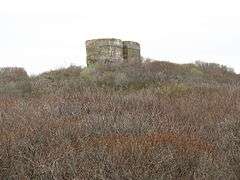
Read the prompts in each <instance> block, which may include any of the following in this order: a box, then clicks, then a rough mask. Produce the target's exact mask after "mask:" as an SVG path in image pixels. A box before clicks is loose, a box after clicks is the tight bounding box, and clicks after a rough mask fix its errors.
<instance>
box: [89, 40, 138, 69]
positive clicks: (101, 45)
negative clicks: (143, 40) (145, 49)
mask: <svg viewBox="0 0 240 180" xmlns="http://www.w3.org/2000/svg"><path fill="white" fill-rule="evenodd" d="M86 51H87V65H90V64H95V63H100V64H118V63H122V62H127V63H135V62H141V50H140V44H139V43H137V42H132V41H121V40H120V39H93V40H88V41H86Z"/></svg>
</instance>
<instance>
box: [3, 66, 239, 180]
mask: <svg viewBox="0 0 240 180" xmlns="http://www.w3.org/2000/svg"><path fill="white" fill-rule="evenodd" d="M2 77H3V76H2ZM2 77H0V79H1V78H2ZM3 79H5V80H6V78H3ZM9 82H12V80H10V81H9ZM16 82H19V81H16ZM27 82H28V83H29V84H30V86H31V91H27V93H26V94H25V95H24V96H22V95H19V94H16V93H15V92H11V93H8V94H7V93H1V95H0V179H239V178H240V171H239V169H240V119H239V117H240V91H239V87H240V86H239V76H238V75H237V74H235V73H234V72H233V71H232V69H229V68H227V67H225V66H220V65H216V64H207V63H202V62H197V63H196V64H185V65H177V64H173V63H169V62H157V61H145V62H144V63H143V64H142V65H131V66H130V65H119V66H109V67H106V66H105V67H103V66H100V65H96V66H92V67H88V68H80V67H75V66H73V67H69V68H67V69H60V70H56V71H51V72H47V73H43V74H41V75H39V76H35V77H30V79H28V81H27ZM4 83H8V82H4ZM1 87H2V86H1Z"/></svg>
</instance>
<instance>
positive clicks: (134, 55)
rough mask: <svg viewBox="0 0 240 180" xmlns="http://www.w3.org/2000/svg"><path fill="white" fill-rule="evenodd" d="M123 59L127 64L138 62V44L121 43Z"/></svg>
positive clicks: (130, 42)
mask: <svg viewBox="0 0 240 180" xmlns="http://www.w3.org/2000/svg"><path fill="white" fill-rule="evenodd" d="M123 59H124V60H125V61H126V62H128V63H136V62H140V61H141V48H140V44H139V43H137V42H132V41H123Z"/></svg>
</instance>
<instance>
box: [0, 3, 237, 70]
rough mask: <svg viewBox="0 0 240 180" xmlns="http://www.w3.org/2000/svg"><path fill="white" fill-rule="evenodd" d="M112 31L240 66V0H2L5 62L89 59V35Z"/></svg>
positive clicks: (148, 47) (147, 52)
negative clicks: (87, 54) (87, 50)
mask: <svg viewBox="0 0 240 180" xmlns="http://www.w3.org/2000/svg"><path fill="white" fill-rule="evenodd" d="M105 37H106V38H120V39H123V40H133V41H138V42H140V43H141V46H142V55H143V56H144V57H150V58H153V59H159V60H169V61H172V62H177V63H188V62H194V61H195V60H203V61H208V62H216V63H220V64H225V65H228V66H230V67H233V68H234V69H235V70H236V72H238V73H240V63H239V61H240V1H239V0H118V1H116V0H21V1H20V0H1V1H0V67H5V66H20V67H24V68H25V69H26V70H27V71H28V73H30V74H33V73H34V74H37V73H40V72H43V71H47V70H50V69H56V68H59V67H66V66H69V65H70V64H75V65H85V60H86V57H85V56H86V53H85V40H87V39H92V38H105Z"/></svg>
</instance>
